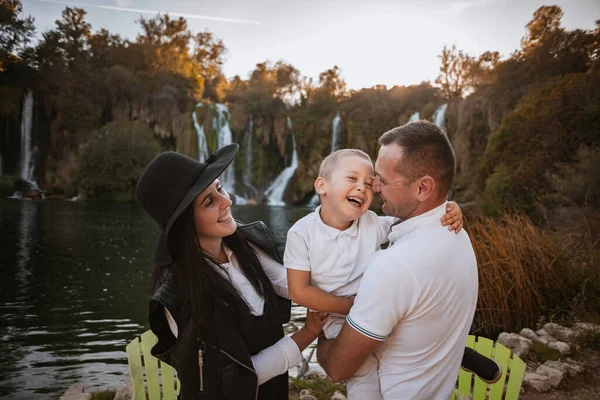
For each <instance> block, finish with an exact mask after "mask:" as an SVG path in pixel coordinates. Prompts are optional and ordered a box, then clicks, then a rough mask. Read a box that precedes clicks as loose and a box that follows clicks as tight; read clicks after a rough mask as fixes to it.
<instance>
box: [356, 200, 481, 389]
mask: <svg viewBox="0 0 600 400" xmlns="http://www.w3.org/2000/svg"><path fill="white" fill-rule="evenodd" d="M445 210H446V204H445V203H444V204H443V205H441V206H439V207H437V208H435V209H433V210H431V211H429V212H427V213H425V214H422V215H419V216H417V217H414V218H411V219H408V220H406V221H404V222H402V223H400V224H398V225H395V226H394V227H393V228H392V232H391V233H390V235H389V238H390V246H389V247H388V248H387V249H385V250H381V251H379V252H378V253H377V254H376V255H375V256H374V257H373V258H372V259H371V262H370V263H369V265H368V267H367V269H366V271H365V274H364V276H363V278H362V281H361V284H360V288H359V290H358V294H357V296H356V299H355V300H354V306H353V307H352V309H351V310H350V313H349V314H348V317H347V322H348V324H349V325H351V326H352V327H353V328H355V329H356V330H357V331H359V332H361V333H362V334H364V335H365V336H368V337H370V338H372V339H375V340H380V341H384V340H385V343H384V344H383V345H381V346H378V347H377V349H376V350H375V354H376V356H377V358H378V359H379V380H380V384H381V392H382V395H383V398H384V399H400V398H401V399H443V400H447V399H448V398H449V397H450V392H451V390H452V388H453V387H454V385H455V383H456V378H457V376H458V371H459V368H460V364H461V360H462V356H463V353H464V348H465V341H466V339H467V335H468V333H469V329H470V327H471V323H472V321H473V315H474V313H475V306H476V303H477V286H478V276H477V262H476V260H475V253H474V251H473V247H472V246H471V241H470V239H469V236H468V235H467V233H466V232H465V231H464V230H462V231H461V232H460V233H459V234H455V233H453V232H449V231H448V229H447V228H445V227H443V226H442V225H441V223H440V218H441V217H442V216H443V215H444V213H445Z"/></svg>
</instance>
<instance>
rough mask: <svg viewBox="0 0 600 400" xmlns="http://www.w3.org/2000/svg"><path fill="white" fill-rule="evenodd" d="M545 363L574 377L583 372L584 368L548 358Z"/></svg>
mask: <svg viewBox="0 0 600 400" xmlns="http://www.w3.org/2000/svg"><path fill="white" fill-rule="evenodd" d="M544 365H545V366H547V367H550V368H554V369H557V370H559V371H562V372H563V373H564V374H566V375H567V376H569V377H574V376H576V375H578V374H580V373H582V372H583V368H581V367H579V366H576V365H569V364H567V363H562V362H559V361H551V360H548V361H546V362H545V363H544Z"/></svg>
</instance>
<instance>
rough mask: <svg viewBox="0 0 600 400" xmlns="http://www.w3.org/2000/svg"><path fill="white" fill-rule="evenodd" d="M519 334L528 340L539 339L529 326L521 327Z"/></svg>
mask: <svg viewBox="0 0 600 400" xmlns="http://www.w3.org/2000/svg"><path fill="white" fill-rule="evenodd" d="M519 335H521V336H523V337H524V338H527V339H529V340H533V341H536V340H538V341H539V339H538V336H537V335H536V334H535V332H534V331H532V330H531V329H529V328H523V329H521V332H519Z"/></svg>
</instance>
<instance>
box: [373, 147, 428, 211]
mask: <svg viewBox="0 0 600 400" xmlns="http://www.w3.org/2000/svg"><path fill="white" fill-rule="evenodd" d="M401 162H402V148H401V147H400V146H398V145H396V144H388V145H385V146H381V148H380V149H379V155H378V156H377V161H376V162H375V174H376V176H375V179H374V182H373V190H374V191H375V193H379V196H380V197H381V199H382V200H383V205H382V211H383V212H384V213H385V214H386V215H391V216H394V217H397V218H400V219H403V220H405V219H408V218H410V217H412V216H413V214H414V213H415V210H417V208H418V206H419V200H418V194H419V187H418V185H419V182H420V181H416V182H410V181H409V180H408V179H407V178H406V177H404V176H403V175H402V174H400V173H399V172H398V171H397V166H398V163H401Z"/></svg>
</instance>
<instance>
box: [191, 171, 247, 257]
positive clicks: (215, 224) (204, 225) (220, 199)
mask: <svg viewBox="0 0 600 400" xmlns="http://www.w3.org/2000/svg"><path fill="white" fill-rule="evenodd" d="M193 207H194V219H195V222H196V233H197V235H198V241H199V244H200V247H202V248H203V249H204V250H207V251H209V252H211V253H213V252H214V249H215V248H220V246H221V241H222V239H223V238H224V237H225V236H229V235H232V234H233V233H234V232H235V230H236V229H237V224H236V223H235V220H234V219H233V216H232V215H231V200H230V198H229V195H228V194H227V192H226V191H225V189H223V187H222V186H221V184H220V183H219V181H218V180H215V181H214V182H213V183H211V185H210V186H209V187H208V188H206V189H205V190H204V191H203V192H202V193H200V194H199V195H198V197H196V199H195V200H194V203H193Z"/></svg>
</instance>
